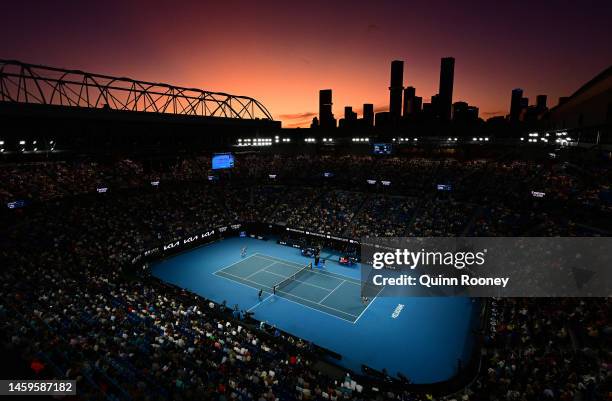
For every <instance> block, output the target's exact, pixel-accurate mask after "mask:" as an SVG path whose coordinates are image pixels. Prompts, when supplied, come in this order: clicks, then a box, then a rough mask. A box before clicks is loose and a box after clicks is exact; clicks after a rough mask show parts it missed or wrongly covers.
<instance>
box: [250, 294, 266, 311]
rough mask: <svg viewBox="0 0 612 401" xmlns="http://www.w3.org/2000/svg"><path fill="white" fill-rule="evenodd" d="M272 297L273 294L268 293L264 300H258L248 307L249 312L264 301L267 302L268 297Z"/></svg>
mask: <svg viewBox="0 0 612 401" xmlns="http://www.w3.org/2000/svg"><path fill="white" fill-rule="evenodd" d="M271 297H272V294H270V295H268V296H267V297H265V298H264V299H263V300H261V301H259V302H257V303H256V304H255V305H253V306H251V307H250V308H249V309H247V312H250V311H252V310H253V309H255V308H257V307H258V306H259V305H261V304H263V303H264V302H266V301H267V300H268V299H270V298H271Z"/></svg>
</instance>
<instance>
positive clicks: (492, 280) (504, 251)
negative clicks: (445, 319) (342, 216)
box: [361, 237, 612, 298]
mask: <svg viewBox="0 0 612 401" xmlns="http://www.w3.org/2000/svg"><path fill="white" fill-rule="evenodd" d="M364 242H365V241H362V245H361V258H362V269H361V273H362V277H361V278H362V282H363V285H362V295H363V296H365V297H368V298H373V297H374V296H386V297H393V296H397V297H406V296H411V297H415V296H423V297H427V296H434V297H440V296H466V297H609V296H612V269H610V266H612V263H611V262H612V238H609V237H588V238H583V237H563V238H554V237H520V238H510V237H506V238H503V237H502V238H497V237H483V238H477V237H465V238H368V239H367V243H364Z"/></svg>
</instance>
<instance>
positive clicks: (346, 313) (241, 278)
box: [223, 272, 357, 318]
mask: <svg viewBox="0 0 612 401" xmlns="http://www.w3.org/2000/svg"><path fill="white" fill-rule="evenodd" d="M223 274H227V275H228V276H232V277H235V278H237V279H239V280H244V281H248V282H249V283H253V284H256V285H258V286H260V287H266V288H270V287H268V286H267V285H264V284H261V283H258V282H256V281H253V280H248V279H245V278H244V277H240V276H236V275H234V274H231V273H228V272H223ZM276 292H280V293H283V294H287V295H289V296H292V297H294V298H298V299H301V300H303V301H306V302H311V303H313V304H316V302H315V301H313V300H311V299H306V298H302V297H300V296H297V295H295V294H291V293H289V292H286V291H282V290H279V289H277V290H276ZM283 298H284V297H283ZM284 299H287V298H284ZM296 303H297V304H299V305H302V304H300V303H299V302H296ZM304 306H306V307H309V306H307V305H304ZM321 306H322V307H323V308H327V309H331V310H334V311H336V312H339V313H342V314H344V315H348V316H353V317H355V318H356V317H357V315H353V314H352V313H348V312H345V311H343V310H340V309H336V308H332V307H331V306H327V305H321ZM310 309H314V310H319V309H315V308H310ZM321 312H322V311H321ZM332 316H334V315H332Z"/></svg>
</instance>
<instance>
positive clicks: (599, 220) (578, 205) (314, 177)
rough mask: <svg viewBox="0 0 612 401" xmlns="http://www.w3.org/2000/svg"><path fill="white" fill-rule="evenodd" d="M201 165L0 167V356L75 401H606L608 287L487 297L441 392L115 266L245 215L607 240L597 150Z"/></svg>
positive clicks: (392, 228) (285, 222) (356, 234)
mask: <svg viewBox="0 0 612 401" xmlns="http://www.w3.org/2000/svg"><path fill="white" fill-rule="evenodd" d="M210 166H211V159H210V155H209V154H207V155H205V154H202V155H190V156H182V157H172V158H170V159H168V158H165V159H138V158H119V159H113V160H100V159H95V160H94V159H75V158H71V159H69V160H64V161H46V162H30V163H13V164H5V165H3V166H2V169H0V200H1V201H2V204H8V203H11V202H15V201H16V200H19V201H20V202H21V203H20V206H21V205H25V206H24V207H18V208H14V209H13V208H11V209H8V208H7V209H5V211H4V212H3V214H4V218H3V223H2V242H3V245H2V250H1V251H0V252H1V254H2V258H3V260H4V261H3V263H2V264H3V269H2V271H1V272H0V275H1V277H2V284H1V292H2V296H1V300H2V303H1V304H0V316H1V317H2V319H1V322H2V331H1V332H2V336H3V337H2V342H3V345H4V348H5V349H6V350H7V355H9V356H10V357H13V358H15V359H16V360H17V365H16V366H21V367H24V370H25V371H29V372H30V374H31V375H32V377H37V378H52V377H57V378H69V379H75V380H77V382H78V383H79V395H78V397H79V398H80V399H100V400H103V399H107V400H119V399H133V400H162V399H173V400H191V399H194V400H195V399H199V400H202V399H214V400H276V399H281V400H290V399H311V400H326V399H331V400H335V399H338V400H343V399H347V400H348V399H350V400H375V399H380V400H386V399H389V400H421V399H422V400H426V399H429V400H431V399H464V400H494V399H500V400H501V399H506V400H541V399H550V400H604V399H608V397H609V394H610V391H611V387H610V384H611V377H610V367H611V366H612V365H611V364H612V358H611V356H612V355H611V353H610V351H611V348H610V335H611V334H612V326H610V311H611V304H610V298H592V299H573V298H566V299H513V298H500V299H493V300H490V301H489V302H488V303H487V306H486V308H487V310H486V317H485V319H486V324H485V325H483V327H482V328H481V330H480V331H479V332H478V333H476V335H477V336H478V338H479V339H480V342H479V343H480V344H481V346H482V349H481V350H479V351H480V352H479V355H478V356H477V358H476V359H478V363H477V364H476V365H475V369H474V371H473V372H472V373H473V374H471V375H470V376H469V377H468V378H467V379H466V380H465V381H464V382H462V384H461V386H460V387H459V388H458V389H457V388H455V389H453V390H452V391H450V392H449V391H446V392H445V391H442V390H440V389H436V388H435V387H419V386H412V385H411V384H410V383H409V381H410V378H405V380H403V381H399V382H398V381H397V380H395V379H393V378H391V377H390V376H393V375H390V376H387V372H385V371H383V372H382V374H379V375H372V374H368V372H367V371H364V372H350V371H346V370H343V369H342V368H339V367H337V366H331V365H328V364H326V363H325V360H324V356H322V355H321V351H320V350H318V349H317V347H316V344H312V343H309V342H308V341H305V340H303V339H300V338H297V337H295V336H292V335H290V334H287V333H285V332H281V331H279V330H278V329H276V328H275V327H273V326H269V325H268V326H266V325H261V326H260V325H258V324H255V323H253V324H249V319H248V315H246V316H245V315H244V314H243V313H236V311H232V310H231V308H227V307H226V306H225V305H223V304H219V303H215V302H212V301H210V300H207V299H205V298H203V297H201V296H197V295H195V294H193V293H190V292H188V291H186V290H184V289H181V288H177V287H174V286H171V285H168V284H165V283H163V282H161V281H160V280H158V279H156V278H154V277H151V276H148V275H145V274H138V272H134V270H133V269H132V265H133V261H134V259H135V258H137V257H138V256H139V255H141V254H142V253H143V252H144V251H146V250H147V249H151V248H153V247H155V246H159V245H160V244H165V243H168V242H170V241H173V240H176V239H179V238H182V237H184V236H185V235H188V234H189V233H192V232H195V231H197V230H206V229H209V228H210V227H220V226H227V225H231V224H235V223H249V222H262V223H270V224H275V225H279V226H282V227H291V228H295V229H307V230H310V231H314V232H319V233H323V234H329V235H334V236H339V237H343V238H355V239H359V238H362V237H367V236H500V237H503V236H608V235H609V233H610V229H611V228H612V227H611V224H610V223H611V222H612V219H611V218H610V216H611V212H612V207H611V205H612V204H611V203H610V199H609V195H610V187H609V185H610V183H611V182H612V176H611V174H610V171H611V170H610V168H609V167H610V166H609V161H606V160H602V159H598V158H585V157H573V156H572V155H571V154H570V153H568V154H566V155H564V156H563V157H555V158H550V157H547V156H546V155H545V154H544V156H543V157H542V158H540V159H538V160H533V159H527V158H524V159H523V158H521V157H518V156H516V155H513V156H507V157H499V158H486V157H482V158H465V157H463V158H453V157H442V156H440V157H427V156H412V157H411V156H397V157H385V158H376V157H374V156H370V155H355V154H343V155H316V154H312V155H303V154H302V155H291V154H285V155H283V154H272V153H266V152H260V153H257V152H245V153H241V154H240V153H239V154H237V155H236V165H235V168H234V169H232V170H231V172H229V173H228V172H219V171H214V172H213V171H211V169H210ZM382 181H386V182H389V184H382ZM152 183H155V184H152ZM437 184H443V185H447V186H449V187H451V188H452V191H439V190H438V189H437ZM101 189H104V190H101ZM534 192H535V193H537V194H544V195H543V197H542V196H541V195H534ZM239 312H240V311H239Z"/></svg>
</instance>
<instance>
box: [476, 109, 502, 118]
mask: <svg viewBox="0 0 612 401" xmlns="http://www.w3.org/2000/svg"><path fill="white" fill-rule="evenodd" d="M481 114H482V115H483V116H487V117H494V116H503V115H504V114H506V112H505V111H504V110H501V111H483V112H482V113H481Z"/></svg>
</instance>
